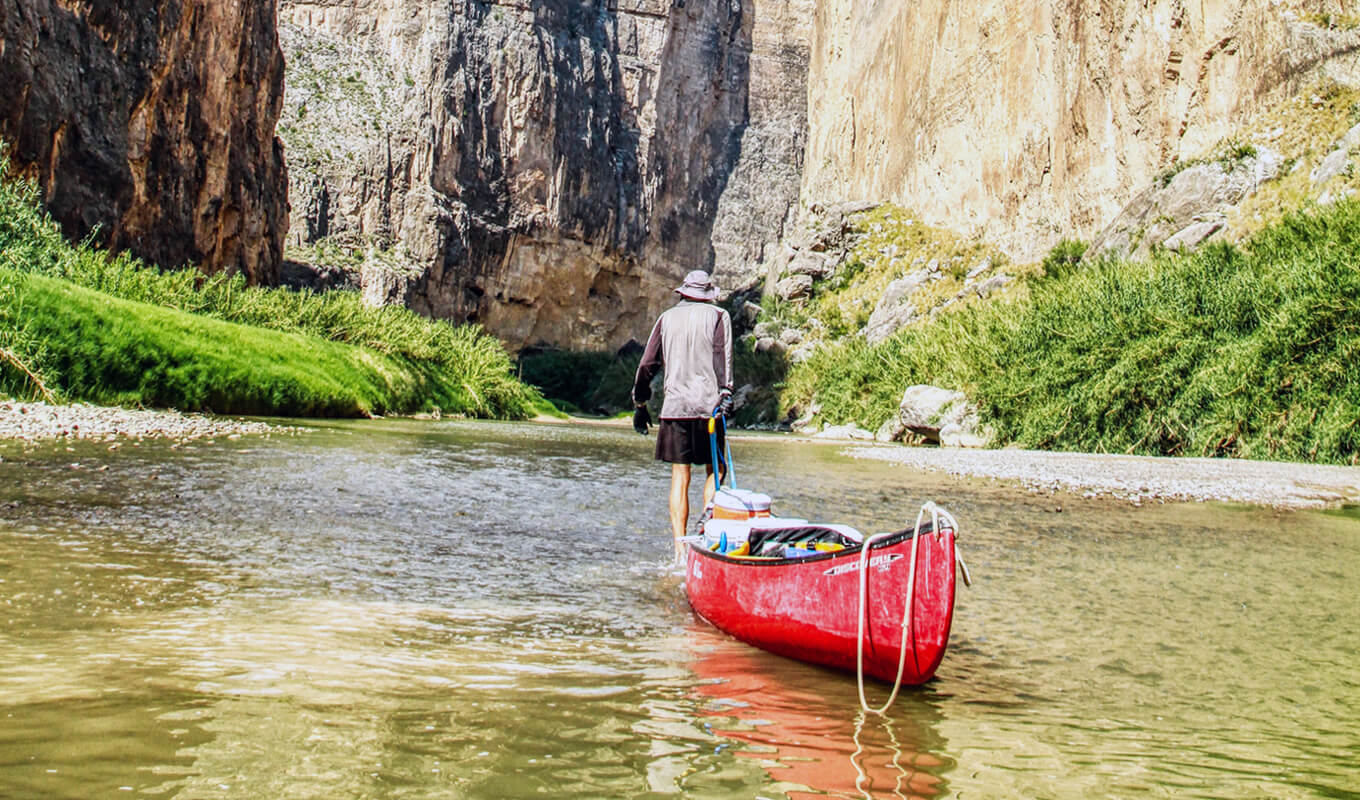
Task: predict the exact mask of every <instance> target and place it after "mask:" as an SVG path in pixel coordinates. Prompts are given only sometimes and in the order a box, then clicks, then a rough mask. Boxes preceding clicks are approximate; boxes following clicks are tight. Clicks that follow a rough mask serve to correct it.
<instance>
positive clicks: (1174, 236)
mask: <svg viewBox="0 0 1360 800" xmlns="http://www.w3.org/2000/svg"><path fill="white" fill-rule="evenodd" d="M1283 167H1284V157H1283V156H1282V155H1280V154H1279V153H1277V152H1275V151H1274V150H1271V149H1270V148H1268V147H1258V148H1255V149H1254V151H1253V152H1252V154H1251V155H1244V156H1242V157H1241V158H1238V159H1236V160H1232V159H1230V158H1226V157H1225V158H1224V159H1220V160H1218V161H1211V162H1208V163H1198V164H1192V165H1191V166H1187V167H1186V168H1185V169H1182V170H1181V171H1180V172H1177V173H1176V174H1175V175H1173V176H1171V177H1169V178H1167V179H1165V181H1164V182H1159V183H1156V184H1154V185H1153V186H1152V187H1151V188H1149V189H1147V190H1146V191H1144V192H1143V193H1142V194H1140V195H1138V196H1137V197H1135V198H1134V199H1133V201H1132V202H1130V203H1129V204H1128V205H1127V206H1125V207H1124V210H1123V211H1121V212H1119V216H1117V217H1116V218H1115V220H1114V222H1112V223H1110V225H1109V227H1107V228H1106V229H1105V230H1104V232H1102V233H1101V234H1100V236H1099V237H1098V238H1097V239H1096V240H1095V242H1093V243H1092V245H1091V248H1090V251H1089V252H1090V253H1092V254H1099V253H1104V252H1110V253H1113V254H1116V255H1124V256H1132V257H1135V258H1141V257H1142V256H1145V255H1146V254H1147V253H1148V252H1149V251H1150V250H1151V249H1152V248H1153V247H1154V246H1164V247H1174V248H1175V249H1179V250H1187V251H1188V250H1193V249H1194V248H1195V247H1197V246H1199V245H1200V244H1202V243H1203V242H1204V241H1206V240H1207V239H1208V238H1210V237H1211V236H1214V235H1217V234H1219V233H1221V232H1222V231H1224V230H1226V222H1225V220H1226V216H1225V212H1226V211H1227V210H1228V209H1231V208H1233V207H1235V206H1237V205H1238V204H1240V203H1241V202H1242V201H1243V200H1245V199H1246V198H1248V197H1250V196H1251V195H1252V194H1254V193H1255V192H1256V190H1257V189H1259V188H1260V187H1261V185H1262V184H1265V183H1267V182H1268V181H1272V180H1274V179H1275V178H1277V177H1279V175H1280V172H1281V170H1282V169H1283ZM1220 220H1224V222H1220Z"/></svg>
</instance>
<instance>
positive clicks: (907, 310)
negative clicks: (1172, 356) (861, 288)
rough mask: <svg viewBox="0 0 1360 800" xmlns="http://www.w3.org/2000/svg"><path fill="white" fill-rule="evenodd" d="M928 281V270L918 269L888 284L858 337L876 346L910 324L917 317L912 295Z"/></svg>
mask: <svg viewBox="0 0 1360 800" xmlns="http://www.w3.org/2000/svg"><path fill="white" fill-rule="evenodd" d="M929 280H930V272H929V270H927V269H919V270H917V271H915V272H913V273H911V274H909V275H907V276H905V277H902V278H898V279H897V280H895V281H893V282H892V283H890V284H888V288H887V289H886V290H885V291H884V292H883V296H882V297H881V298H879V301H878V304H877V305H875V306H874V310H873V313H871V314H870V315H869V322H868V324H866V325H865V326H864V330H863V331H861V333H860V335H862V336H863V337H864V338H865V340H866V341H868V342H869V344H878V343H879V342H881V341H883V340H885V339H887V338H888V337H889V336H892V335H893V334H894V333H897V331H899V330H901V329H902V328H903V327H905V326H906V325H908V324H910V323H911V322H912V321H913V320H915V319H916V317H917V313H916V305H915V304H914V303H913V302H912V295H913V294H914V293H915V292H916V290H917V289H919V288H921V286H923V285H925V284H926V283H927V282H928V281H929Z"/></svg>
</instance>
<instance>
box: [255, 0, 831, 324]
mask: <svg viewBox="0 0 1360 800" xmlns="http://www.w3.org/2000/svg"><path fill="white" fill-rule="evenodd" d="M812 7H813V0H778V2H775V1H774V0H756V1H755V2H753V1H752V0H745V1H744V2H742V0H688V1H687V2H685V1H684V0H608V1H607V2H606V1H605V0H597V2H579V1H578V0H537V1H536V2H532V3H525V2H491V3H488V2H478V1H477V0H443V1H442V2H434V3H417V2H414V0H286V1H285V2H284V3H283V4H282V7H281V20H282V24H283V27H284V40H285V46H286V48H287V50H288V52H289V54H290V59H291V61H290V86H289V97H288V109H287V110H286V112H285V117H284V123H283V125H284V128H282V129H281V130H283V132H284V134H283V135H284V137H285V139H286V140H287V141H289V143H290V165H291V169H292V171H293V180H292V187H293V190H292V191H293V208H294V215H295V218H294V225H293V229H294V232H295V233H294V242H295V243H296V244H305V243H307V242H308V241H313V240H318V239H321V238H322V237H323V236H329V237H342V238H343V237H349V241H350V242H351V243H354V242H359V243H360V246H361V247H363V248H366V249H368V250H369V251H370V252H385V253H387V255H388V257H387V258H386V259H378V260H379V261H380V262H381V263H380V264H379V267H380V268H378V269H373V270H369V269H368V267H369V265H365V270H366V272H365V276H364V283H365V287H364V288H365V291H366V292H368V293H370V294H371V295H376V296H377V298H378V299H385V300H388V301H396V302H404V303H406V304H407V305H409V306H411V307H413V308H415V309H417V310H419V311H422V312H424V313H427V314H430V315H432V316H436V317H445V318H452V319H456V320H474V321H478V322H481V323H483V324H484V325H486V327H487V328H488V329H489V330H491V331H493V332H494V333H496V334H497V335H498V336H500V337H501V338H502V339H503V340H504V341H506V342H507V343H508V344H509V345H511V346H512V347H520V346H525V345H536V344H544V343H546V344H554V345H561V346H570V347H580V348H612V347H617V346H618V345H620V344H622V343H623V342H626V341H627V340H628V339H629V338H633V337H640V336H642V335H645V333H646V330H647V328H648V326H649V325H650V321H651V318H652V317H654V316H655V314H657V313H658V312H659V311H660V310H661V309H662V308H663V307H665V306H666V305H668V304H669V303H670V302H671V301H672V300H673V296H672V295H671V293H670V290H671V289H672V288H673V287H674V286H675V285H676V284H677V283H678V282H679V280H680V278H681V277H682V276H683V275H684V273H685V272H686V271H688V270H690V269H694V268H716V271H717V273H718V275H719V279H720V280H727V282H728V283H729V284H730V283H731V282H732V281H734V280H738V279H740V278H742V277H744V276H743V275H742V274H740V273H741V270H742V269H746V268H748V267H749V266H750V265H752V264H754V263H756V262H758V261H759V260H760V257H761V254H762V250H763V248H764V247H765V246H766V244H767V243H769V242H773V241H776V240H777V239H778V238H779V237H780V235H781V233H782V230H783V226H784V225H785V224H786V222H787V221H788V219H789V218H790V216H791V211H792V209H794V208H795V206H796V202H797V196H798V188H799V180H800V176H801V163H802V155H803V137H804V131H805V126H806V96H805V87H806V62H807V52H808V47H809V45H808V40H807V33H808V31H809V30H810V23H811V9H812ZM328 59H331V60H330V61H328ZM337 77H339V78H340V80H337ZM337 109H339V110H337ZM364 110H366V112H365V113H354V112H355V111H364ZM318 120H321V121H319V122H318ZM356 120H358V124H355V121H356ZM337 130H339V131H342V132H343V135H341V136H338V137H337V136H334V135H333V132H334V131H337ZM294 141H299V142H305V143H307V144H306V145H305V148H304V149H306V150H307V152H306V154H305V163H304V162H303V161H300V160H297V159H295V158H294V156H293V155H292V150H293V149H294V148H293V145H292V143H293V142H294Z"/></svg>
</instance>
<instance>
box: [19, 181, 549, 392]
mask: <svg viewBox="0 0 1360 800" xmlns="http://www.w3.org/2000/svg"><path fill="white" fill-rule="evenodd" d="M4 172H5V164H4V163H3V160H0V174H2V173H4ZM0 270H3V272H0V275H3V281H0V300H2V301H3V302H2V303H0V349H3V350H4V351H5V352H6V353H7V354H8V355H7V356H6V357H3V358H0V391H6V392H9V393H14V394H18V395H21V396H30V395H33V394H35V393H40V392H39V382H40V383H41V384H42V386H43V388H46V389H47V390H48V391H51V392H55V393H56V394H57V395H59V396H61V397H64V398H66V399H69V400H92V401H97V402H122V403H141V404H145V405H169V406H174V407H176V408H181V409H184V410H190V409H194V410H211V411H217V412H219V413H262V414H263V413H272V414H292V415H309V414H347V415H348V414H361V413H378V412H400V411H417V410H423V409H427V408H432V407H436V406H437V407H439V408H440V410H441V411H443V412H444V413H451V414H468V415H474V416H483V417H511V418H520V417H525V416H528V415H529V414H530V413H532V409H533V404H534V403H535V402H537V401H538V399H539V398H538V397H537V394H536V393H535V392H534V391H533V390H532V389H530V388H529V387H527V386H525V385H524V384H523V383H521V382H520V381H519V380H517V379H516V378H515V377H514V375H513V374H512V373H511V364H510V359H509V356H508V355H507V354H506V352H505V350H504V348H503V347H502V346H501V345H500V343H499V342H498V341H496V340H495V339H494V338H492V337H490V336H487V335H486V334H485V333H483V332H482V331H481V330H480V329H479V328H476V327H473V326H462V327H454V326H452V325H449V324H448V323H446V322H439V321H434V320H429V319H426V318H424V317H420V316H419V315H417V314H414V313H412V312H411V311H409V310H407V309H405V308H398V307H382V308H371V307H369V306H366V305H365V304H364V303H363V301H362V299H361V298H360V297H359V295H358V293H357V292H350V291H332V292H325V293H313V292H307V291H300V292H299V291H292V290H287V289H266V288H260V287H249V286H246V284H245V281H244V279H243V278H241V277H240V276H239V275H231V276H228V275H213V276H205V275H203V274H202V273H200V272H197V271H196V270H192V269H186V270H178V271H169V272H162V271H160V270H157V269H156V268H154V267H151V266H149V265H146V264H145V263H143V262H141V261H139V260H138V259H135V258H133V257H131V256H129V255H126V254H124V255H120V256H116V257H114V256H110V255H109V254H108V253H106V252H104V251H102V250H98V249H96V248H94V247H92V246H91V245H90V244H89V242H85V243H82V244H79V245H72V244H70V243H69V242H67V241H66V240H65V239H64V237H63V236H62V235H61V232H60V230H59V229H58V228H57V226H56V224H55V223H54V222H53V221H52V220H51V218H50V217H48V216H47V214H45V213H44V212H43V211H41V209H40V208H39V206H38V203H37V191H36V189H35V188H34V186H33V185H32V184H31V183H28V182H26V181H18V180H5V181H3V182H0ZM26 278H31V280H29V279H26ZM76 287H81V288H84V289H86V290H89V291H88V292H84V293H82V292H79V291H76ZM117 300H122V301H127V302H125V303H119V302H117ZM62 302H67V303H69V304H70V306H71V307H72V308H76V309H79V313H78V314H76V313H74V312H70V311H68V310H67V309H65V308H64V307H63V306H62ZM82 317H84V318H88V319H91V320H93V319H98V320H100V322H101V327H98V328H93V327H91V326H90V325H89V324H87V323H85V322H81V319H82ZM224 323H237V324H235V325H225V324H224ZM67 328H70V329H71V330H77V329H78V330H80V331H81V335H80V336H79V337H77V336H74V335H71V334H69V333H66V332H64V331H65V330H66V329H67ZM172 331H173V332H174V334H173V336H172V335H171V333H170V332H172ZM176 336H182V337H184V338H185V342H184V343H183V346H180V345H177V344H176V343H175V341H173V339H174V337H176ZM196 337H207V338H196ZM212 339H220V342H216V343H215V342H214V341H211V340H212ZM347 346H348V347H347ZM157 358H164V359H166V361H165V363H162V364H159V365H158V364H157V363H156V359H157ZM195 358H200V359H202V361H201V362H197V365H195V364H196V362H194V359H195ZM233 358H235V361H234V362H233V361H232V359H233ZM101 359H103V361H101ZM233 363H234V366H233ZM134 369H135V370H138V371H139V372H138V374H133V373H132V372H131V371H130V370H134ZM332 370H333V371H334V372H333V373H332ZM26 373H28V374H26ZM287 376H291V379H292V380H294V381H295V383H296V385H295V386H294V387H293V388H292V389H285V388H284V384H285V383H286V378H287ZM327 376H330V377H329V378H328V377H327ZM257 379H258V380H261V381H263V382H264V383H263V384H262V385H261V386H260V387H257V388H254V389H252V388H251V387H250V385H249V381H251V380H257ZM159 381H165V382H168V383H167V386H166V388H164V389H156V388H155V387H154V386H153V384H154V383H156V382H159ZM213 381H221V383H220V385H214V384H213Z"/></svg>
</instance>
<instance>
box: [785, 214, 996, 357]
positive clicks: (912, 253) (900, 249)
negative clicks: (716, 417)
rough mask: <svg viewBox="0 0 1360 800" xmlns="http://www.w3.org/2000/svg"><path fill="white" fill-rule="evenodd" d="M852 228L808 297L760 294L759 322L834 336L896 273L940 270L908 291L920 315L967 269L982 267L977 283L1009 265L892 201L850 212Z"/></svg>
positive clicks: (950, 293) (844, 331) (853, 327)
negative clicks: (838, 259) (849, 240)
mask: <svg viewBox="0 0 1360 800" xmlns="http://www.w3.org/2000/svg"><path fill="white" fill-rule="evenodd" d="M853 225H854V232H853V234H852V236H853V237H854V239H853V240H854V244H853V247H852V248H851V249H850V252H849V253H847V254H846V257H845V260H844V261H843V262H842V263H841V264H839V265H838V266H837V268H836V271H835V272H834V273H833V274H831V275H830V276H828V277H827V278H825V279H822V280H818V281H816V282H815V283H814V284H813V288H812V297H811V299H810V300H802V299H799V300H793V301H785V300H781V299H779V298H778V297H775V296H773V295H766V296H765V297H764V298H763V299H762V300H761V305H762V309H763V313H762V315H761V317H760V319H761V321H764V322H772V323H774V324H775V325H776V327H779V328H783V327H793V328H798V329H800V330H802V331H804V333H805V334H806V339H807V341H809V342H819V341H828V340H835V339H838V338H841V337H844V336H848V335H852V334H856V333H858V332H859V331H861V330H863V328H864V327H865V325H866V324H868V322H869V317H870V315H871V314H872V313H873V311H874V307H875V306H876V305H877V303H878V301H879V300H880V299H881V298H882V297H883V294H884V292H886V291H887V289H888V285H889V284H891V283H892V282H893V281H895V280H897V279H898V278H902V277H904V276H906V275H908V274H910V273H912V272H917V271H919V270H931V269H932V268H933V269H935V270H938V271H939V273H940V278H939V279H938V280H933V281H930V282H929V283H928V284H927V285H926V286H924V287H923V288H922V289H921V290H919V291H918V292H917V293H916V294H915V295H914V302H915V304H916V310H917V311H918V312H919V313H922V314H925V313H928V312H929V311H930V310H931V309H933V308H935V307H936V306H938V305H940V304H942V303H944V302H945V301H947V300H950V299H952V298H954V297H955V296H956V295H958V293H959V291H960V290H961V289H962V288H963V287H964V284H965V280H966V278H967V275H968V273H969V272H970V271H972V270H974V269H976V268H977V267H979V266H982V267H984V269H983V270H982V272H981V273H980V274H979V275H978V276H977V277H978V279H979V280H980V279H982V278H986V277H988V276H990V275H992V274H993V273H994V272H995V271H996V270H998V269H1000V268H1001V267H1004V266H1007V265H1008V263H1009V260H1008V259H1007V258H1006V256H1005V254H1004V253H1002V252H1001V251H1000V250H998V249H996V248H994V247H991V246H989V245H987V244H985V243H983V242H981V241H977V240H971V239H967V238H965V237H962V236H959V235H957V234H954V233H951V232H949V231H946V230H943V229H941V228H935V227H931V226H929V225H926V224H924V223H922V222H921V221H920V220H919V218H917V217H916V216H915V215H914V214H912V213H911V212H910V211H908V210H907V209H904V208H901V207H900V206H896V205H892V204H884V205H881V206H878V207H877V208H874V209H872V210H869V211H865V212H862V213H860V214H857V215H856V216H855V217H854V220H853ZM1011 271H1012V272H1013V271H1014V270H1011Z"/></svg>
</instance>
